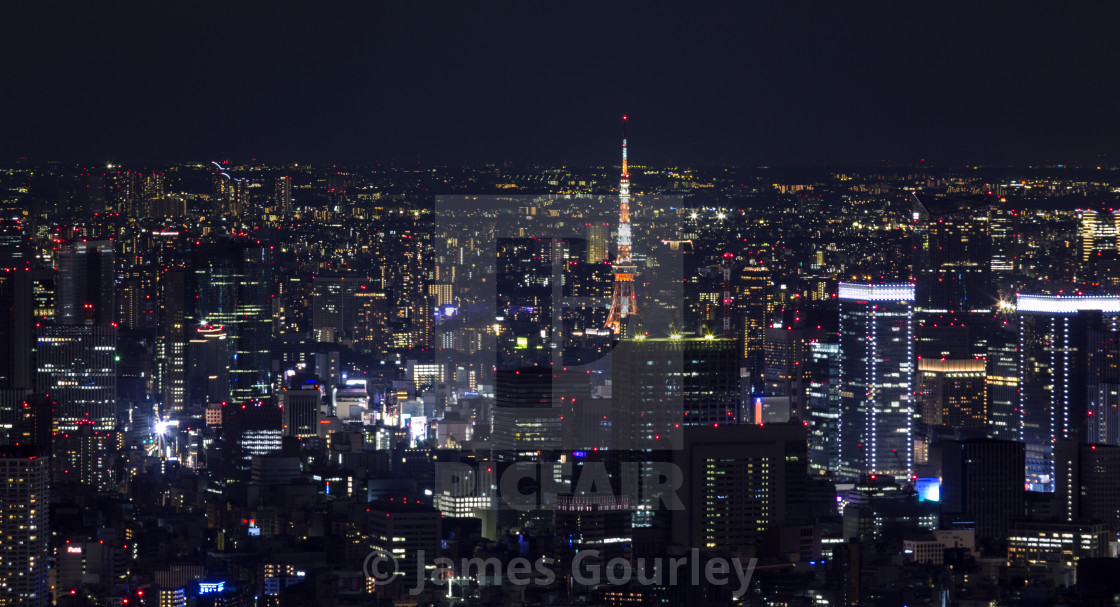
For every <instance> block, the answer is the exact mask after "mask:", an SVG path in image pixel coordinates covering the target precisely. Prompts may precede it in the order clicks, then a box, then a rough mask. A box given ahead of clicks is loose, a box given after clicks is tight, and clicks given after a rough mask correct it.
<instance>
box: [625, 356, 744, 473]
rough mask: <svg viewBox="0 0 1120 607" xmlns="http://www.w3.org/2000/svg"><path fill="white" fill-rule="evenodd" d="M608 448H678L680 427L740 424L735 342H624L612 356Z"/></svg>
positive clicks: (649, 449)
mask: <svg viewBox="0 0 1120 607" xmlns="http://www.w3.org/2000/svg"><path fill="white" fill-rule="evenodd" d="M611 377H612V378H613V387H612V391H613V395H612V399H611V415H610V421H611V423H612V424H613V432H612V442H613V448H614V449H617V450H626V451H651V450H652V451H661V450H669V449H675V448H679V446H680V432H681V427H682V426H690V425H691V426H709V425H714V424H736V423H739V415H740V403H741V395H740V383H739V368H738V357H737V356H736V343H735V341H734V340H730V339H721V338H714V337H682V336H680V335H675V336H672V337H668V338H657V339H653V338H647V339H627V340H623V341H620V342H619V343H618V344H616V345H615V348H614V350H613V351H612V353H611Z"/></svg>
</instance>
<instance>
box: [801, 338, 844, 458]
mask: <svg viewBox="0 0 1120 607" xmlns="http://www.w3.org/2000/svg"><path fill="white" fill-rule="evenodd" d="M808 365H809V392H808V394H807V397H806V402H807V408H808V415H809V468H810V470H811V471H812V473H813V474H822V475H823V474H834V473H835V472H836V471H837V470H839V469H840V344H839V343H837V342H836V335H835V334H833V335H832V336H831V337H830V339H828V340H826V341H814V342H810V343H809V360H808Z"/></svg>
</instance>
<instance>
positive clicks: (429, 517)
mask: <svg viewBox="0 0 1120 607" xmlns="http://www.w3.org/2000/svg"><path fill="white" fill-rule="evenodd" d="M367 511H368V512H369V518H368V521H369V525H368V527H369V538H370V543H369V550H371V551H372V552H373V553H376V554H378V555H384V556H387V557H392V560H391V562H392V563H393V564H395V565H397V572H398V573H399V574H400V575H399V577H397V578H396V579H395V580H394V581H393V583H391V584H389V585H387V586H382V587H381V589H379V590H378V593H379V594H380V593H381V592H382V589H383V590H385V591H387V592H388V594H389V596H397V597H398V598H400V597H403V596H404V595H405V590H406V589H409V588H412V587H414V586H416V584H417V578H416V576H417V574H418V573H419V574H420V575H423V574H424V572H425V565H427V564H429V563H432V562H434V561H435V559H437V558H439V550H440V532H441V524H440V512H439V510H436V509H435V508H432V507H431V506H427V505H424V504H421V503H419V502H415V501H412V500H408V499H406V498H403V499H400V500H393V501H388V500H378V501H375V502H372V503H371V504H370V506H369V508H368V509H367ZM421 553H423V555H424V560H423V561H421ZM387 573H388V572H387Z"/></svg>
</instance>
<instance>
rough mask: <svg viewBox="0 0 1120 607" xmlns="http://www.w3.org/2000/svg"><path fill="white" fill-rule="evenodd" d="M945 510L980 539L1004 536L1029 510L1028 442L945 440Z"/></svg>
mask: <svg viewBox="0 0 1120 607" xmlns="http://www.w3.org/2000/svg"><path fill="white" fill-rule="evenodd" d="M941 456H942V462H941V475H942V479H943V480H942V483H941V508H942V511H943V512H945V513H946V514H952V515H954V516H955V518H957V519H958V521H960V522H962V523H973V524H975V528H976V535H977V537H981V538H1002V537H1005V536H1006V534H1007V529H1008V526H1009V525H1010V524H1011V521H1012V519H1013V518H1015V517H1016V516H1022V515H1023V513H1024V511H1025V508H1026V505H1025V504H1026V502H1025V495H1024V494H1025V492H1026V487H1025V474H1024V470H1025V468H1024V466H1025V462H1026V456H1025V453H1024V450H1023V443H1020V442H1015V441H1005V440H994V439H986V438H985V439H968V440H963V441H946V442H945V443H943V444H942V450H941Z"/></svg>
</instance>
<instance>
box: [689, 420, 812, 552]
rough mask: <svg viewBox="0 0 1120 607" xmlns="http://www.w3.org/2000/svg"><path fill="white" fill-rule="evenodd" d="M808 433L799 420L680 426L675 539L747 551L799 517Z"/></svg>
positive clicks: (803, 518)
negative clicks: (775, 422)
mask: <svg viewBox="0 0 1120 607" xmlns="http://www.w3.org/2000/svg"><path fill="white" fill-rule="evenodd" d="M807 438H808V436H807V431H806V428H805V426H804V425H803V424H800V423H793V424H768V425H766V426H756V425H720V426H719V427H715V426H706V427H688V428H685V429H684V433H683V440H682V446H683V448H682V449H680V450H679V451H675V452H674V453H673V463H675V464H677V465H678V466H679V467H680V470H681V473H682V475H681V476H682V478H681V480H682V481H683V484H682V485H681V488H680V490H679V491H678V492H677V495H678V496H679V497H680V499H681V501H682V503H683V505H684V508H680V509H676V510H674V511H673V512H672V519H673V539H674V540H675V541H676V542H678V543H680V544H682V545H684V546H687V547H690V548H699V549H702V550H729V551H737V552H739V553H740V554H743V555H749V554H754V553H755V551H756V547H757V544H758V541H759V539H760V538H761V537H762V534H763V533H765V532H767V531H768V530H770V529H771V528H773V527H776V526H781V525H799V524H804V523H805V522H806V517H807V515H808V510H807V507H806V504H807V500H806V494H807V487H806V478H807V475H808V459H809V454H808V451H807Z"/></svg>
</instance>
